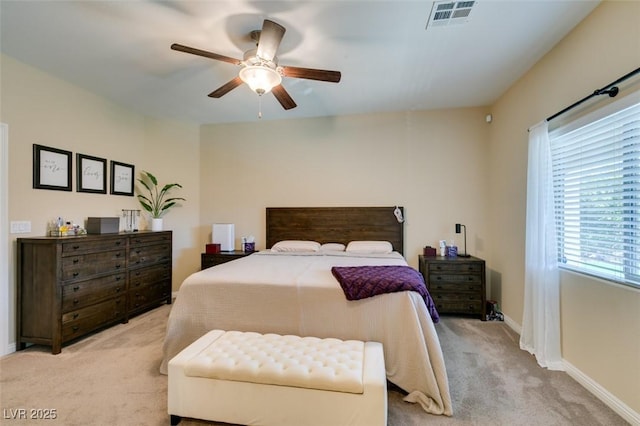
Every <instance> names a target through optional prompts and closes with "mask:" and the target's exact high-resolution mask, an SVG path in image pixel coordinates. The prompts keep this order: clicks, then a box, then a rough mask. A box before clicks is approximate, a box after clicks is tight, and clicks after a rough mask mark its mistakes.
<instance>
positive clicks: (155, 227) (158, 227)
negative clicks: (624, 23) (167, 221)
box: [151, 217, 162, 231]
mask: <svg viewBox="0 0 640 426" xmlns="http://www.w3.org/2000/svg"><path fill="white" fill-rule="evenodd" d="M151 230H152V231H162V218H161V217H160V218H155V217H154V218H151Z"/></svg>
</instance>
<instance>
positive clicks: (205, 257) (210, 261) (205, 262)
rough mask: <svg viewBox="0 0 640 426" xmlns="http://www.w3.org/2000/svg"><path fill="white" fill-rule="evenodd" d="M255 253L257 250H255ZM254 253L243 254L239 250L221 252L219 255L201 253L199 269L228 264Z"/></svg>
mask: <svg viewBox="0 0 640 426" xmlns="http://www.w3.org/2000/svg"><path fill="white" fill-rule="evenodd" d="M256 251H257V250H256ZM251 253H255V252H244V251H241V250H234V251H221V252H220V253H202V254H201V255H200V269H207V268H211V267H212V266H216V265H220V264H221V263H226V262H230V261H232V260H235V259H240V258H241V257H245V256H249V255H250V254H251Z"/></svg>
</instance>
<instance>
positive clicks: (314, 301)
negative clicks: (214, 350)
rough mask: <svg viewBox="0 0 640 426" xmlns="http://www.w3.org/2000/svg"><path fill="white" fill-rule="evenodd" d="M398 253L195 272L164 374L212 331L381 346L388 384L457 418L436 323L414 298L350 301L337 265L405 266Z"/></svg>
mask: <svg viewBox="0 0 640 426" xmlns="http://www.w3.org/2000/svg"><path fill="white" fill-rule="evenodd" d="M406 264H407V263H406V261H405V260H404V258H403V257H402V256H401V255H399V254H398V253H392V254H389V255H353V254H351V253H345V252H335V253H316V254H304V255H303V254H300V253H289V254H283V253H273V252H270V251H261V252H258V253H254V254H252V255H251V256H247V257H244V258H241V259H238V260H234V261H232V262H228V263H224V264H221V265H218V266H215V267H213V268H209V269H205V270H203V271H200V272H197V273H194V274H193V275H191V276H190V277H188V278H187V279H186V280H185V281H184V282H183V284H182V286H181V287H180V291H179V292H178V296H177V298H176V300H175V303H174V305H173V307H172V309H171V314H170V316H169V322H168V324H167V334H166V337H165V341H164V359H163V362H162V366H161V372H162V373H165V374H166V372H167V363H168V361H169V360H170V359H171V358H172V357H173V356H175V355H176V354H177V353H178V352H180V351H181V350H182V349H183V348H185V347H186V346H188V345H189V344H191V343H192V342H194V341H195V340H196V339H197V338H199V337H200V336H202V335H203V334H205V333H206V332H207V331H209V330H212V329H214V328H217V329H223V330H238V331H256V332H259V333H277V334H293V335H299V336H316V337H335V338H339V339H357V340H363V341H377V342H381V343H382V344H383V346H384V357H385V366H386V371H387V378H388V379H389V381H391V382H392V383H394V384H396V385H397V386H399V387H401V388H402V389H404V390H405V391H407V392H408V393H409V394H408V395H407V396H406V397H405V401H408V402H417V403H419V404H420V405H421V406H422V408H423V409H424V410H425V411H427V412H429V413H433V414H444V415H448V416H450V415H451V414H452V407H451V398H450V395H449V384H448V381H447V374H446V370H445V365H444V359H443V356H442V350H441V348H440V342H439V340H438V336H437V334H436V331H435V328H434V325H433V322H432V320H431V317H430V316H429V313H428V311H427V308H426V306H425V303H424V301H423V300H422V298H421V296H420V295H419V294H418V293H415V292H399V293H391V294H384V295H380V296H375V297H371V298H367V299H362V300H356V301H348V300H347V299H346V298H345V296H344V293H343V291H342V288H341V287H340V285H339V283H338V282H337V280H336V279H335V278H334V277H333V275H332V274H331V267H332V266H361V265H406Z"/></svg>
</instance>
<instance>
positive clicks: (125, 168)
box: [111, 160, 135, 197]
mask: <svg viewBox="0 0 640 426" xmlns="http://www.w3.org/2000/svg"><path fill="white" fill-rule="evenodd" d="M134 172H135V166H133V165H132V164H126V163H121V162H119V161H113V160H111V194H113V195H128V196H131V197H133V180H134V176H135V174H134Z"/></svg>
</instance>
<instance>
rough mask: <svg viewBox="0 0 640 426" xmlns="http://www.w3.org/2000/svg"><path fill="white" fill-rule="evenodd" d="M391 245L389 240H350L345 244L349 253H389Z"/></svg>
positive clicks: (391, 248) (391, 249)
mask: <svg viewBox="0 0 640 426" xmlns="http://www.w3.org/2000/svg"><path fill="white" fill-rule="evenodd" d="M392 251H393V246H392V245H391V243H390V242H389V241H351V242H350V243H349V244H348V245H347V252H350V253H391V252H392Z"/></svg>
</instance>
